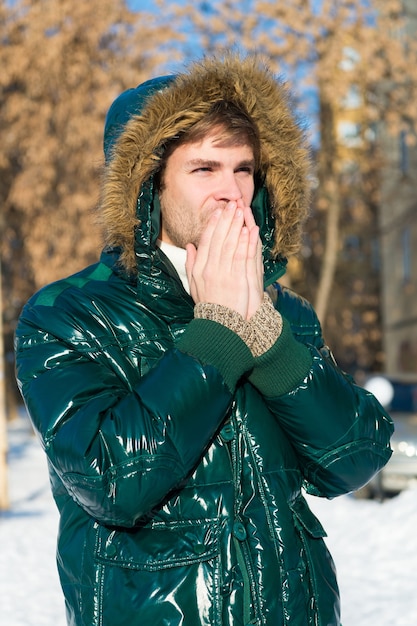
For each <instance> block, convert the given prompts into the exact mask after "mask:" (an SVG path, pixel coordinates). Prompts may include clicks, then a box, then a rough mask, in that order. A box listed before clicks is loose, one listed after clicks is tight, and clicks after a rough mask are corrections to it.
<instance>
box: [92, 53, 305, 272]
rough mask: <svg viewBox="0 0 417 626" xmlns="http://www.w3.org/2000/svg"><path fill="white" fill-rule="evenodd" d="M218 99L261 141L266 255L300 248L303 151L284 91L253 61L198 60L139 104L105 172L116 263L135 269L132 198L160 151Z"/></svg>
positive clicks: (104, 218) (105, 207)
mask: <svg viewBox="0 0 417 626" xmlns="http://www.w3.org/2000/svg"><path fill="white" fill-rule="evenodd" d="M222 99H228V100H231V101H235V102H238V103H239V104H240V105H243V107H244V108H245V109H246V111H247V112H248V114H249V115H250V116H251V117H252V118H253V119H254V121H255V123H256V124H257V126H258V129H259V135H260V141H261V170H262V174H263V176H264V178H265V185H266V187H267V190H268V194H269V198H270V205H271V207H270V208H271V212H272V215H273V217H274V220H275V224H276V229H275V241H274V244H273V249H272V250H271V253H272V255H274V256H276V255H278V254H280V255H282V256H284V257H286V256H288V255H290V254H293V253H294V252H296V251H297V250H298V249H299V246H300V240H301V226H302V223H303V221H304V218H305V215H306V211H307V207H308V203H309V184H308V173H309V166H310V161H309V150H308V148H307V144H306V141H305V137H304V134H303V131H302V129H301V128H300V126H299V125H298V124H297V121H296V119H295V116H294V114H293V111H292V109H291V101H290V98H289V92H288V90H287V87H286V86H285V85H284V84H283V83H281V82H278V81H277V80H276V78H275V77H274V76H273V75H272V73H271V72H270V71H269V69H268V68H267V66H266V65H265V64H264V63H263V61H262V60H261V59H260V58H259V57H255V56H248V57H245V58H240V57H238V56H235V55H232V54H230V55H228V56H226V57H225V58H223V59H221V60H219V59H216V58H205V59H203V60H202V61H200V62H196V63H193V64H192V65H191V66H190V67H189V70H188V71H187V72H186V73H182V74H178V75H177V76H176V77H175V80H174V81H173V82H172V83H171V84H170V86H168V87H166V88H165V89H163V90H161V91H156V92H155V93H153V94H152V96H151V97H149V99H148V100H147V101H146V104H145V106H144V109H143V110H142V112H140V113H139V114H138V115H135V116H133V117H132V118H131V119H130V120H129V122H128V123H127V124H126V126H125V128H124V130H123V132H122V133H121V135H120V137H119V139H118V140H117V142H116V144H115V148H114V151H113V155H112V158H111V160H110V162H109V164H108V165H107V167H106V168H105V172H104V180H103V185H102V196H101V202H100V212H101V222H102V224H103V226H104V231H105V241H106V244H107V245H111V246H120V247H121V250H122V253H121V259H120V261H121V263H122V265H124V267H125V268H126V269H127V270H128V271H129V272H132V271H135V269H136V258H135V228H136V227H137V226H138V219H137V215H136V207H137V198H138V195H139V192H140V189H141V187H142V185H143V183H144V182H145V181H146V180H147V179H149V177H150V176H151V175H152V174H153V173H154V172H155V171H156V170H157V169H158V167H159V152H160V149H161V146H162V145H163V144H164V143H165V142H166V141H167V140H169V139H171V138H173V137H174V136H176V135H178V134H179V133H183V132H184V131H186V130H187V129H189V128H190V127H191V126H192V125H193V124H194V123H195V122H197V121H198V120H199V119H201V118H202V117H204V115H205V114H206V113H207V111H208V110H209V108H210V106H211V105H212V104H213V103H214V102H216V101H218V100H222Z"/></svg>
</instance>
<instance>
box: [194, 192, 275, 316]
mask: <svg viewBox="0 0 417 626" xmlns="http://www.w3.org/2000/svg"><path fill="white" fill-rule="evenodd" d="M186 271H187V276H188V281H189V283H190V290H191V296H192V297H193V299H194V301H195V302H196V303H197V302H210V303H213V304H221V305H223V306H226V307H228V308H230V309H233V310H235V311H237V312H238V313H240V315H241V316H242V317H243V318H244V319H249V318H250V317H251V316H252V315H253V314H254V313H255V311H256V310H257V308H258V307H259V306H260V305H261V303H262V298H263V265H262V248H261V243H260V239H259V228H258V226H256V224H255V220H254V218H253V215H252V211H251V209H250V207H245V206H244V205H243V202H242V201H241V200H238V201H237V202H235V201H231V202H228V204H227V205H226V207H225V208H224V209H218V210H216V211H215V212H214V213H213V215H212V216H211V218H210V220H209V222H208V224H207V227H206V229H205V230H204V232H203V234H202V236H201V239H200V243H199V246H198V249H196V248H195V246H194V245H193V244H188V245H187V262H186Z"/></svg>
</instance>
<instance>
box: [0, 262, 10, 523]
mask: <svg viewBox="0 0 417 626" xmlns="http://www.w3.org/2000/svg"><path fill="white" fill-rule="evenodd" d="M3 346H4V344H3V305H2V292H1V261H0V510H1V511H5V510H7V509H8V508H9V505H10V503H9V490H8V472H7V417H6V381H5V378H6V376H5V363H4V347H3Z"/></svg>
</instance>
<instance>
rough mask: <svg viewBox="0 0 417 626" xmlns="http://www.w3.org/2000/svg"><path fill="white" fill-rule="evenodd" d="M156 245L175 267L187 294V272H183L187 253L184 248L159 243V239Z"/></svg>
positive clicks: (163, 242) (188, 287)
mask: <svg viewBox="0 0 417 626" xmlns="http://www.w3.org/2000/svg"><path fill="white" fill-rule="evenodd" d="M156 243H157V246H158V247H159V248H160V249H161V250H162V252H163V253H164V254H166V256H167V257H168V259H169V260H170V261H171V263H172V265H173V266H174V267H175V269H176V271H177V274H178V276H179V277H180V279H181V282H182V284H183V286H184V289H185V291H186V292H187V293H188V294H189V293H190V286H189V284H188V278H187V272H186V271H185V261H186V258H187V251H186V250H184V248H178V247H177V246H173V245H172V244H171V243H167V242H166V241H161V240H160V239H158V240H157V242H156Z"/></svg>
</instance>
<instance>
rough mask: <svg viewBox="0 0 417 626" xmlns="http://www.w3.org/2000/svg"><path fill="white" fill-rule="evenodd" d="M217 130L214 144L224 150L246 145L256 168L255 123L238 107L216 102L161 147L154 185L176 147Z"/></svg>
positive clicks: (200, 138)
mask: <svg viewBox="0 0 417 626" xmlns="http://www.w3.org/2000/svg"><path fill="white" fill-rule="evenodd" d="M217 128H218V129H219V135H218V137H217V138H216V141H215V143H216V145H218V146H219V147H221V148H223V147H225V148H227V147H231V146H242V145H248V146H250V147H251V148H252V150H253V155H254V158H255V169H258V168H259V162H260V152H261V147H260V139H259V132H258V128H257V126H256V124H255V122H254V121H253V120H252V118H251V117H250V116H249V115H248V113H247V112H246V111H245V110H244V109H243V108H242V107H241V106H239V105H238V104H236V103H234V102H230V101H228V100H219V101H218V102H215V103H214V104H213V105H212V107H211V108H210V110H209V112H208V113H207V114H206V115H205V116H204V117H202V118H201V119H200V120H199V121H198V122H196V123H195V124H194V125H193V126H191V128H189V129H188V130H187V131H185V132H184V133H183V134H181V135H180V136H177V137H174V138H172V139H170V140H169V141H168V142H167V143H166V144H165V145H164V146H163V153H162V156H161V161H160V168H159V171H158V174H157V185H158V187H159V186H160V184H161V181H162V177H163V173H164V170H165V167H166V163H167V161H168V158H169V157H170V156H171V154H172V153H173V152H174V150H175V149H176V148H178V147H179V146H182V145H184V144H188V143H196V142H198V141H201V140H203V139H204V137H206V136H207V135H208V134H209V133H210V132H211V131H212V130H214V129H217Z"/></svg>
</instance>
